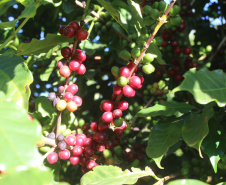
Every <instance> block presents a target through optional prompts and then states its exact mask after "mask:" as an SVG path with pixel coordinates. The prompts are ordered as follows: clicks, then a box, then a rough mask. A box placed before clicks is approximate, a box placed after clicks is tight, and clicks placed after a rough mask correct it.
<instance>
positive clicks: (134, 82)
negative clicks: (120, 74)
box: [129, 76, 142, 89]
mask: <svg viewBox="0 0 226 185" xmlns="http://www.w3.org/2000/svg"><path fill="white" fill-rule="evenodd" d="M129 85H130V86H131V87H132V88H134V89H140V88H142V82H141V79H140V78H139V77H138V76H132V77H131V78H130V79H129Z"/></svg>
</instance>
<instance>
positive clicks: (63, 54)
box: [61, 47, 71, 58]
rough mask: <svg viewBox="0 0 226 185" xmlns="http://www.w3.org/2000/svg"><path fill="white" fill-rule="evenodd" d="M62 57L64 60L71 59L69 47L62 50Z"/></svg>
mask: <svg viewBox="0 0 226 185" xmlns="http://www.w3.org/2000/svg"><path fill="white" fill-rule="evenodd" d="M61 55H62V56H63V57H64V58H69V57H71V49H70V48H69V47H64V48H62V49H61Z"/></svg>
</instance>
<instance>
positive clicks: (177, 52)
mask: <svg viewBox="0 0 226 185" xmlns="http://www.w3.org/2000/svg"><path fill="white" fill-rule="evenodd" d="M173 52H174V53H175V54H177V55H179V54H180V53H181V49H180V48H179V47H176V48H175V49H174V50H173Z"/></svg>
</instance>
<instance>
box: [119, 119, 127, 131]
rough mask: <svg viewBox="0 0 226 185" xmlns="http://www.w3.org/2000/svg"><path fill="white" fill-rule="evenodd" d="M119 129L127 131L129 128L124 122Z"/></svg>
mask: <svg viewBox="0 0 226 185" xmlns="http://www.w3.org/2000/svg"><path fill="white" fill-rule="evenodd" d="M119 128H121V129H122V130H125V129H126V128H127V124H126V122H125V121H123V123H122V126H121V127H119Z"/></svg>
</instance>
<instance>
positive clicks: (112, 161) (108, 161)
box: [105, 157, 114, 165]
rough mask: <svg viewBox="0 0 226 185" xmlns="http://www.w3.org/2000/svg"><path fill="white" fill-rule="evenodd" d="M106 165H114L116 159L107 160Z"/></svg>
mask: <svg viewBox="0 0 226 185" xmlns="http://www.w3.org/2000/svg"><path fill="white" fill-rule="evenodd" d="M105 163H106V164H107V165H113V164H114V158H113V157H111V158H109V159H105Z"/></svg>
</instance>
